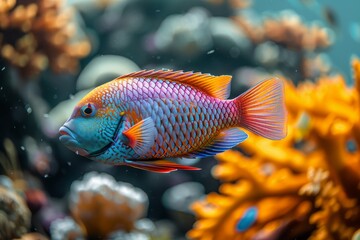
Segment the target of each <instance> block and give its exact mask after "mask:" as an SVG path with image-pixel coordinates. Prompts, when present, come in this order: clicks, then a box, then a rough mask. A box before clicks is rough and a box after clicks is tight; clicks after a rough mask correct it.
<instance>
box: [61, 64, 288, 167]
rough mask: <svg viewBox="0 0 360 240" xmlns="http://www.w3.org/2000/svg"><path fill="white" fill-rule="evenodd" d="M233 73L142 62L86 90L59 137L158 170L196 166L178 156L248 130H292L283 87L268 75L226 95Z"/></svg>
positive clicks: (206, 152)
mask: <svg viewBox="0 0 360 240" xmlns="http://www.w3.org/2000/svg"><path fill="white" fill-rule="evenodd" d="M230 81H231V76H228V75H221V76H213V75H210V74H202V73H193V72H183V71H171V70H142V71H139V72H134V73H130V74H127V75H123V76H120V77H118V78H116V79H114V80H113V81H110V82H108V83H105V84H103V85H101V86H99V87H97V88H95V89H93V90H92V91H91V92H90V93H88V94H87V95H86V96H85V97H84V98H83V99H82V100H80V102H79V103H78V104H77V105H76V107H75V109H74V110H73V113H72V115H71V116H70V117H69V119H68V120H67V121H66V122H65V123H64V125H63V126H62V127H61V128H60V130H59V133H60V141H61V142H62V143H64V144H65V146H67V147H68V148H69V149H71V150H73V151H75V152H77V153H78V154H80V155H82V156H85V157H87V158H90V159H92V160H95V161H99V162H103V163H106V164H113V165H128V166H132V167H135V168H140V169H144V170H148V171H153V172H161V173H167V172H171V171H175V170H178V169H180V170H198V169H199V168H196V167H192V166H186V165H182V164H179V163H178V161H175V160H176V159H183V158H204V157H209V156H214V155H216V154H217V153H221V152H223V151H226V150H227V149H230V148H232V147H234V146H236V145H238V144H239V143H241V142H242V141H244V140H245V139H246V138H247V137H248V135H247V134H246V133H245V132H244V131H243V130H241V129H240V128H244V129H247V130H250V131H252V132H254V133H255V134H258V135H261V136H263V137H265V138H269V139H273V140H279V139H282V138H284V137H285V135H286V116H285V107H284V89H283V88H284V87H283V83H282V81H281V80H280V79H278V78H276V77H274V78H270V79H267V80H265V81H263V82H261V83H259V84H258V85H256V86H255V87H253V88H251V89H250V90H248V91H246V92H245V93H243V94H241V95H240V96H238V97H236V98H234V99H231V100H227V98H228V97H229V94H230Z"/></svg>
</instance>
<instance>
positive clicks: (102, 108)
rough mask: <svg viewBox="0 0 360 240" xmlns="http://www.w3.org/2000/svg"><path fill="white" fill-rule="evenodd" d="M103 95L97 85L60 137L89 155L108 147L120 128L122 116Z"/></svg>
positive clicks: (66, 124)
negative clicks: (98, 90) (97, 90)
mask: <svg viewBox="0 0 360 240" xmlns="http://www.w3.org/2000/svg"><path fill="white" fill-rule="evenodd" d="M94 91H95V92H94ZM99 95H100V96H99ZM97 96H99V97H97ZM102 99H103V97H102V96H101V94H99V93H97V92H96V89H94V90H93V91H92V92H90V93H89V94H88V95H86V96H85V97H84V98H83V99H82V100H80V102H79V103H78V104H77V105H76V106H75V108H74V110H73V113H72V114H71V116H70V117H69V119H68V120H67V121H66V122H65V123H64V125H63V126H62V127H61V128H60V129H59V134H60V137H59V140H60V141H61V142H62V143H63V144H64V145H65V146H66V147H68V148H69V149H70V150H72V151H74V152H76V153H77V154H80V155H82V156H85V157H89V158H90V157H91V156H93V155H94V153H97V154H100V153H101V151H102V150H104V151H105V149H106V148H107V146H110V145H111V144H112V143H113V142H114V138H115V137H116V136H115V135H116V134H117V132H118V128H119V121H120V120H121V117H122V116H121V114H119V110H117V108H116V107H115V105H114V104H112V103H111V102H112V101H103V100H102ZM105 102H106V103H105Z"/></svg>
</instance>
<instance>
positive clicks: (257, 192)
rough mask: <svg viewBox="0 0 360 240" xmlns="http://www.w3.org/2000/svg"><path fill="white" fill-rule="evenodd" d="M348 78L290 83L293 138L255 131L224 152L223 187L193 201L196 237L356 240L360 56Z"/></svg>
mask: <svg viewBox="0 0 360 240" xmlns="http://www.w3.org/2000/svg"><path fill="white" fill-rule="evenodd" d="M353 69H354V80H355V86H354V87H352V88H348V87H347V86H346V84H345V80H344V79H343V77H341V76H334V77H326V78H321V79H319V81H318V82H317V83H316V84H313V83H303V84H301V85H300V86H298V87H297V88H296V87H294V86H293V85H292V84H290V83H289V82H288V83H287V85H286V105H287V109H288V125H289V127H288V136H287V137H286V138H285V139H284V140H282V141H270V140H267V139H264V138H261V137H259V136H255V135H253V134H250V133H249V135H250V136H249V139H248V140H247V141H245V142H244V143H242V144H240V145H239V147H240V148H241V149H242V150H243V151H244V153H240V152H239V151H235V150H230V151H227V152H225V153H222V154H219V155H218V156H217V158H218V160H219V165H217V166H216V167H215V168H214V170H213V175H214V177H216V178H218V179H220V180H221V181H223V182H224V183H223V184H222V185H221V187H220V189H219V192H220V193H212V194H209V195H208V196H207V197H206V199H205V200H203V201H199V202H197V203H195V204H194V205H193V210H194V211H195V213H196V215H197V217H198V221H197V222H196V224H195V225H194V229H193V230H191V231H190V232H189V233H188V236H189V237H190V238H193V239H207V240H209V239H293V238H301V237H309V239H317V240H318V239H320V240H322V239H323V240H325V239H327V240H332V239H334V240H335V239H344V240H345V239H351V237H352V236H353V235H354V234H355V231H356V230H357V229H359V228H360V208H359V200H360V189H359V187H358V186H359V183H360V151H359V147H360V119H359V116H360V113H359V111H360V61H359V60H357V59H355V60H354V61H353Z"/></svg>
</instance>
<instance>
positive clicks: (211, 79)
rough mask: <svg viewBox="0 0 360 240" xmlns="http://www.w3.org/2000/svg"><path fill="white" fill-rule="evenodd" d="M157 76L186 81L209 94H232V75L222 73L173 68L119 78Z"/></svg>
mask: <svg viewBox="0 0 360 240" xmlns="http://www.w3.org/2000/svg"><path fill="white" fill-rule="evenodd" d="M134 77H142V78H155V79H158V80H168V81H174V82H179V83H185V84H188V85H191V86H193V87H196V88H198V89H199V90H201V91H203V92H205V93H207V94H209V95H210V96H213V97H216V98H220V99H227V98H228V97H229V94H230V81H231V76H228V75H221V76H213V75H210V74H203V73H198V72H197V73H194V72H183V71H172V70H142V71H139V72H134V73H129V74H126V75H123V76H121V77H118V78H117V79H118V80H120V79H125V78H134Z"/></svg>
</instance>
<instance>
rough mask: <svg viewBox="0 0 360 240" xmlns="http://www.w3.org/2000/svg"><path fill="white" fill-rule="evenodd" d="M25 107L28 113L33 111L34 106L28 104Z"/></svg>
mask: <svg viewBox="0 0 360 240" xmlns="http://www.w3.org/2000/svg"><path fill="white" fill-rule="evenodd" d="M25 109H26V112H27V113H28V114H30V113H32V108H31V107H30V106H29V105H28V104H27V105H25Z"/></svg>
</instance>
